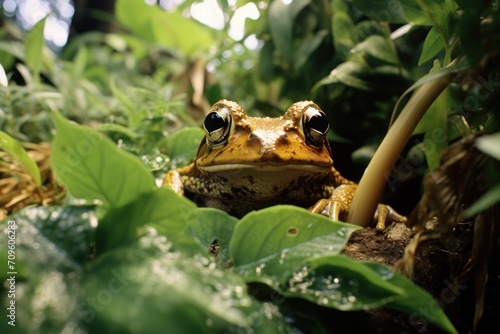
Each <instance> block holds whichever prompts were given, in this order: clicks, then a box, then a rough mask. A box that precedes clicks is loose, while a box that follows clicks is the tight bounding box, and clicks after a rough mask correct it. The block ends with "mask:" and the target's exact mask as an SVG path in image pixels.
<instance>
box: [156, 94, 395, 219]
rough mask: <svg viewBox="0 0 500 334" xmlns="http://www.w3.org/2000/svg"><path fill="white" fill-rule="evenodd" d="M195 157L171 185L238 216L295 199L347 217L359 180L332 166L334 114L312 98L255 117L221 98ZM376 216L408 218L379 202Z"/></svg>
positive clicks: (174, 174)
mask: <svg viewBox="0 0 500 334" xmlns="http://www.w3.org/2000/svg"><path fill="white" fill-rule="evenodd" d="M204 129H205V138H204V139H203V140H202V142H201V144H200V146H199V148H198V153H197V155H196V158H195V159H194V162H193V163H192V164H190V165H188V166H186V167H183V168H179V169H175V170H171V171H169V172H168V173H167V175H166V177H165V180H164V185H165V186H167V187H170V188H172V189H173V190H174V191H176V192H177V193H179V194H181V195H184V196H186V197H188V198H190V199H192V200H193V201H194V202H196V203H197V204H199V205H202V206H208V207H214V208H219V209H222V210H224V211H226V212H228V213H230V214H232V215H235V216H237V217H242V216H243V215H245V214H246V213H248V212H250V211H252V210H258V209H262V208H265V207H269V206H272V205H275V204H293V205H297V206H301V207H306V208H309V210H310V211H312V212H315V213H320V214H324V215H326V216H328V217H330V218H331V219H332V220H339V219H340V220H346V218H347V213H348V212H349V207H350V205H351V201H352V197H353V195H354V192H355V190H356V187H357V185H356V184H355V183H354V182H352V181H349V180H347V179H345V178H344V177H342V176H341V175H340V173H339V172H338V171H337V170H336V169H335V168H334V167H333V160H332V158H331V149H330V145H329V143H328V140H326V135H327V132H328V129H329V124H328V118H327V116H326V115H325V113H323V111H321V109H320V108H319V107H318V106H317V105H316V104H315V103H313V102H311V101H302V102H297V103H294V104H293V105H292V106H291V107H290V108H289V109H288V110H287V111H286V113H285V114H284V115H283V116H281V117H278V118H269V117H263V118H261V117H249V116H247V115H246V114H245V113H244V111H243V109H242V108H241V107H240V106H239V105H238V104H237V103H236V102H232V101H227V100H221V101H219V102H217V103H216V104H215V105H214V106H213V107H212V109H211V110H210V113H209V114H208V115H207V117H206V118H205V121H204ZM374 221H375V222H376V223H377V228H378V229H383V228H384V227H385V222H386V221H405V217H403V216H400V215H399V214H397V213H396V212H395V211H394V210H393V209H392V208H390V207H389V206H387V205H383V204H379V207H378V210H377V213H376V215H375V218H374Z"/></svg>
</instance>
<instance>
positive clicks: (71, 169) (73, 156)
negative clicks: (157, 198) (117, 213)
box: [51, 113, 156, 209]
mask: <svg viewBox="0 0 500 334" xmlns="http://www.w3.org/2000/svg"><path fill="white" fill-rule="evenodd" d="M54 122H55V125H56V130H57V134H56V136H55V139H54V142H53V153H52V158H51V164H52V168H53V169H54V172H55V174H56V176H57V178H58V179H59V180H60V181H61V182H62V183H63V184H64V185H65V186H66V187H67V188H68V190H69V192H70V193H71V194H72V195H73V196H75V197H77V198H82V199H85V200H88V201H94V200H100V201H101V202H102V203H103V206H104V208H105V209H108V208H109V207H112V208H117V207H120V206H123V205H125V204H127V203H130V202H132V201H133V200H135V199H137V198H139V197H141V196H143V195H144V194H147V193H148V192H151V191H153V190H154V189H156V187H155V185H154V179H153V176H152V175H151V174H150V173H149V172H148V171H147V169H146V167H145V166H144V164H143V163H142V162H141V160H140V159H139V158H137V157H136V156H134V155H132V154H130V153H128V152H125V151H122V150H120V149H119V148H118V147H116V145H115V144H114V143H113V142H112V141H111V140H109V139H108V138H106V137H105V136H104V135H102V134H101V133H99V132H97V131H96V130H93V129H90V128H85V127H82V126H79V125H76V124H73V123H71V122H69V121H68V120H66V119H65V118H64V117H63V116H61V115H60V114H59V113H54Z"/></svg>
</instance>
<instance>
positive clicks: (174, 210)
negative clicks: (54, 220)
mask: <svg viewBox="0 0 500 334" xmlns="http://www.w3.org/2000/svg"><path fill="white" fill-rule="evenodd" d="M195 208H196V205H195V204H194V203H193V202H191V201H190V200H188V199H187V198H184V197H181V196H179V195H178V194H176V193H175V192H174V191H173V190H171V189H169V188H166V187H161V188H159V189H157V190H155V191H153V192H149V193H147V194H144V195H142V196H141V197H139V198H137V199H135V200H134V201H132V202H130V203H128V204H127V205H125V206H122V207H119V208H112V209H110V210H109V211H108V212H107V213H106V215H105V216H104V218H103V219H102V221H101V222H100V224H99V227H98V228H97V236H96V239H97V240H96V244H97V252H98V253H102V252H104V251H108V250H110V249H113V248H116V247H119V246H123V245H126V244H128V243H130V242H131V241H133V240H136V239H137V238H138V237H139V235H140V234H141V233H144V232H143V230H144V227H145V226H147V225H148V226H154V227H155V228H156V229H157V230H158V231H159V232H160V233H161V234H163V235H166V236H169V237H170V236H173V235H177V234H179V233H181V232H184V230H185V229H186V227H187V224H188V223H189V222H191V221H192V215H193V211H194V209H195Z"/></svg>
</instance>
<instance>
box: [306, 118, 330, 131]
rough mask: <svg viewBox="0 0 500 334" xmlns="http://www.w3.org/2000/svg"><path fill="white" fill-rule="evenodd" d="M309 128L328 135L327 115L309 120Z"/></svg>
mask: <svg viewBox="0 0 500 334" xmlns="http://www.w3.org/2000/svg"><path fill="white" fill-rule="evenodd" d="M308 123H309V124H308V125H309V126H310V127H311V128H312V129H315V130H317V131H319V132H321V133H326V131H328V119H327V118H326V116H325V114H316V115H313V116H311V118H309V122H308Z"/></svg>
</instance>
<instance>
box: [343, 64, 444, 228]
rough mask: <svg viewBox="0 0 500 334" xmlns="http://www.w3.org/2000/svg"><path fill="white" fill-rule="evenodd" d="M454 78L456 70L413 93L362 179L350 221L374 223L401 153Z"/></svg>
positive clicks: (356, 223)
mask: <svg viewBox="0 0 500 334" xmlns="http://www.w3.org/2000/svg"><path fill="white" fill-rule="evenodd" d="M453 77H454V73H449V74H446V75H443V76H441V77H438V78H436V79H434V80H432V81H429V82H427V83H425V84H423V85H422V86H421V87H420V88H419V89H417V90H416V91H415V93H413V95H412V97H411V98H410V100H409V101H408V103H407V104H406V105H405V107H404V108H403V110H402V111H401V114H400V115H399V117H398V118H397V119H396V121H395V122H394V125H393V126H392V127H391V128H390V129H389V131H388V132H387V135H386V136H385V138H384V140H383V141H382V143H381V144H380V146H379V148H378V149H377V151H376V152H375V155H374V156H373V158H372V160H371V161H370V163H369V164H368V167H367V168H366V170H365V173H364V175H363V177H362V178H361V181H360V182H359V185H358V188H357V189H356V192H355V194H354V198H353V200H352V203H351V207H350V209H349V216H348V219H347V221H348V222H349V223H351V224H355V225H358V226H363V227H366V226H369V225H370V224H371V223H372V221H373V215H374V213H375V210H376V209H377V205H378V203H379V201H380V197H381V196H382V192H383V190H384V186H385V184H386V183H387V181H388V176H389V174H390V172H391V170H392V168H393V167H394V164H395V163H396V160H397V159H398V156H399V155H400V154H401V152H402V151H403V148H404V147H405V145H406V143H407V142H408V140H409V139H410V136H411V135H412V133H413V131H414V130H415V128H416V126H417V124H418V122H419V121H420V119H421V118H422V116H423V115H424V114H425V112H426V111H427V109H428V108H429V107H430V106H431V104H432V103H433V102H434V100H436V99H437V98H438V96H439V95H440V94H441V93H442V91H443V90H444V89H445V88H446V87H447V86H448V84H449V83H450V81H451V80H452V79H453Z"/></svg>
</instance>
